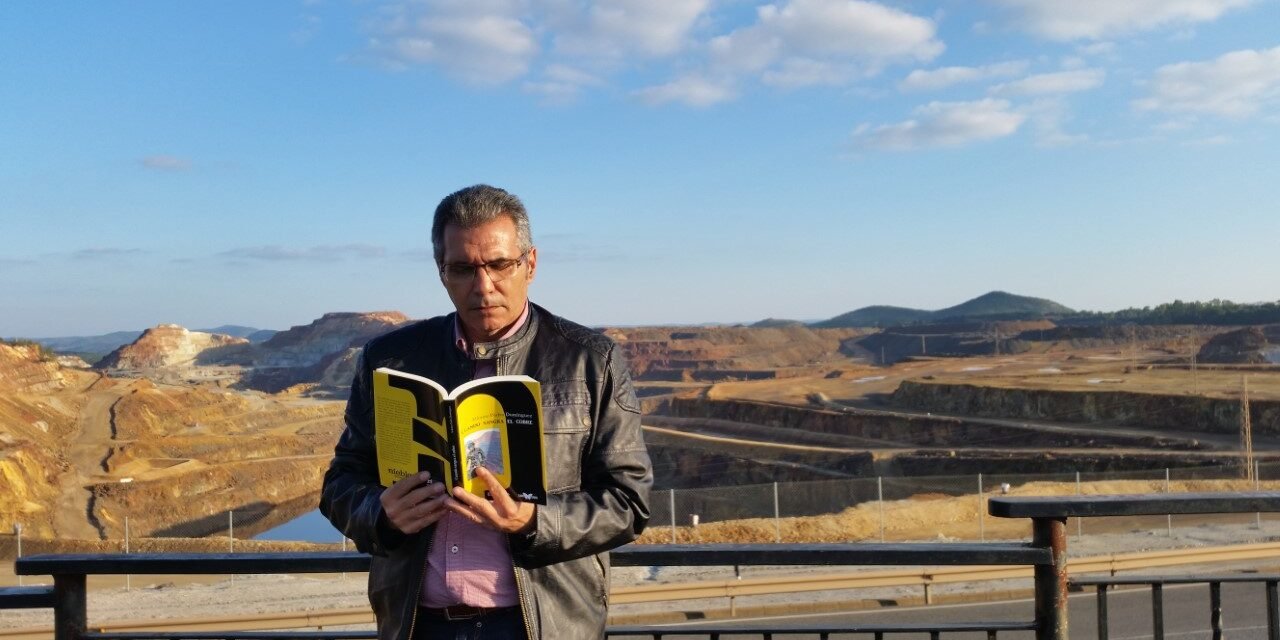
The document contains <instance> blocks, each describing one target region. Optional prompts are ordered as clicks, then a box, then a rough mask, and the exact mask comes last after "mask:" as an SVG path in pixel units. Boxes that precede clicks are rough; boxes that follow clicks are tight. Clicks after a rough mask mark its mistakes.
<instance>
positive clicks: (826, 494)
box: [0, 462, 1280, 584]
mask: <svg viewBox="0 0 1280 640" xmlns="http://www.w3.org/2000/svg"><path fill="white" fill-rule="evenodd" d="M1248 475H1252V478H1249V479H1245V478H1246V477H1247V476H1248ZM1278 480H1280V462H1274V463H1255V467H1254V473H1253V474H1246V473H1245V472H1244V470H1242V468H1241V466H1240V465H1238V464H1237V465H1223V466H1198V467H1180V468H1173V467H1170V468H1165V469H1147V470H1138V471H1104V472H1097V471H1095V472H1068V473H1046V474H1003V473H1002V474H976V475H947V476H914V477H888V476H886V477H874V478H841V479H829V480H814V481H803V482H786V483H777V482H774V483H765V484H749V485H741V486H724V487H702V488H683V489H668V490H661V491H655V492H653V496H652V499H651V503H650V504H651V515H650V520H649V528H650V529H651V530H655V531H661V530H669V531H670V535H669V538H670V541H672V542H677V541H679V542H687V541H689V540H690V536H689V534H688V532H689V531H690V530H693V531H696V530H697V527H699V526H702V525H709V524H713V523H722V522H729V521H756V522H757V524H758V525H760V526H761V527H763V529H764V530H765V531H766V532H768V531H769V530H770V528H772V535H771V536H769V537H771V538H772V539H773V540H775V541H777V542H782V541H783V539H784V536H783V528H784V523H785V522H787V521H794V519H803V518H807V517H811V516H821V515H830V514H840V513H847V512H849V511H850V510H858V511H860V512H861V514H862V515H863V516H864V518H866V517H869V518H871V525H872V526H870V528H869V532H868V531H866V530H864V531H863V532H861V533H854V532H850V539H851V540H868V541H876V540H879V541H899V540H905V539H907V538H903V537H895V536H899V533H898V532H899V531H901V527H898V526H896V525H897V524H898V523H896V522H895V521H894V518H895V516H894V514H893V513H892V512H891V511H892V509H893V507H894V506H895V503H902V502H910V503H913V504H919V503H921V502H923V501H929V500H937V501H942V500H945V499H952V500H951V502H950V503H949V511H946V512H944V511H943V510H942V509H941V508H939V509H938V510H937V511H936V512H932V513H929V514H927V515H928V517H931V518H933V519H934V523H935V524H936V526H937V528H936V530H935V531H933V532H929V531H925V532H924V535H925V536H926V537H930V538H932V537H939V536H941V537H965V538H972V539H980V540H985V539H987V538H988V535H989V534H994V535H995V536H1000V535H1005V536H1007V535H1008V534H1007V531H1006V532H1005V533H1004V534H1001V533H999V532H994V531H992V527H991V525H992V523H993V520H992V519H991V518H990V517H989V516H987V515H986V500H987V498H989V497H990V496H992V495H1003V494H1007V493H1014V494H1016V495H1027V496H1034V495H1062V494H1064V493H1077V494H1078V493H1082V492H1083V493H1089V494H1123V493H1161V492H1173V491H1195V492H1212V491H1241V490H1257V489H1260V488H1261V487H1262V484H1263V483H1264V482H1265V483H1272V482H1274V481H1278ZM966 497H972V498H973V499H972V500H971V501H968V500H966V499H965V498H966ZM956 498H959V499H960V500H958V501H957V500H955V499H956ZM939 504H941V502H939ZM156 517H157V516H156V515H155V514H146V515H143V516H142V517H141V519H142V520H144V521H154V519H155V518H156ZM287 517H288V516H287V515H286V514H282V513H281V512H280V511H279V510H276V509H272V508H268V507H266V506H258V505H254V506H252V507H250V508H245V509H236V510H230V511H225V512H221V513H217V514H213V515H210V516H206V517H203V518H200V519H197V520H192V521H186V522H182V523H178V524H173V525H167V526H164V527H160V528H152V527H143V528H140V527H136V526H134V524H133V523H134V522H135V521H136V520H138V517H137V516H133V517H131V515H129V514H126V515H123V516H121V519H122V521H123V526H122V527H116V528H117V529H119V530H120V531H121V535H119V536H118V537H117V536H110V537H111V538H112V540H110V541H108V542H114V543H115V544H113V545H112V546H113V547H116V548H118V549H119V550H120V551H122V552H124V553H129V552H130V551H136V550H138V547H137V545H136V543H137V542H138V541H140V540H142V539H156V538H183V539H199V540H201V542H202V544H199V545H193V546H192V549H193V550H201V551H214V550H217V551H221V548H225V550H226V551H227V552H229V553H234V552H235V551H236V550H237V545H238V544H239V545H240V550H244V547H245V546H246V545H245V542H246V541H248V540H253V539H255V538H258V537H269V538H270V539H273V540H287V539H294V540H297V541H302V542H314V543H330V544H334V543H340V544H341V545H342V548H343V549H344V550H345V549H347V548H348V541H347V540H346V539H345V538H344V537H343V536H342V535H341V534H339V533H338V532H337V531H336V530H334V529H333V528H332V527H331V526H329V525H328V523H327V521H325V520H324V519H323V517H322V516H320V515H319V513H318V512H314V511H313V512H310V513H306V514H303V515H302V516H301V517H300V518H297V519H294V520H292V521H290V522H282V520H285V519H287ZM1214 517H1216V516H1195V517H1194V518H1195V520H1194V523H1195V524H1197V525H1201V524H1205V523H1206V522H1207V521H1210V520H1212V518H1214ZM1179 518H1184V519H1188V520H1186V521H1187V522H1192V521H1191V520H1190V518H1191V516H1179ZM1254 519H1255V524H1256V525H1257V526H1258V527H1259V528H1261V527H1262V523H1263V517H1262V515H1261V514H1257V515H1255V518H1254ZM1074 520H1075V522H1070V523H1068V531H1069V532H1071V533H1073V534H1075V535H1076V536H1083V535H1085V534H1086V533H1088V532H1087V531H1086V530H1085V524H1084V522H1083V519H1078V518H1077V519H1074ZM1108 520H1109V519H1108V518H1093V519H1090V522H1089V525H1088V526H1089V528H1090V529H1093V530H1097V531H1101V530H1104V529H1108V527H1107V525H1106V522H1107V521H1108ZM1237 520H1238V518H1237ZM770 521H772V522H771V525H772V527H770ZM761 523H763V524H761ZM927 524H928V520H927V519H926V525H927ZM1127 524H1128V526H1130V527H1134V526H1135V525H1136V526H1140V527H1141V528H1142V529H1144V530H1146V531H1153V530H1156V529H1157V525H1163V527H1162V528H1165V529H1167V531H1168V533H1169V534H1170V535H1172V533H1173V525H1174V518H1173V517H1172V516H1165V517H1163V518H1157V519H1155V520H1152V521H1151V522H1143V523H1136V522H1135V521H1133V520H1132V519H1130V520H1128V521H1127ZM759 528H760V527H757V529H759ZM1111 528H1114V527H1111ZM148 529H150V530H148ZM295 533H296V537H295V538H289V537H288V536H289V535H292V534H295ZM913 535H915V536H917V537H918V536H920V535H921V532H920V531H919V529H918V528H917V529H915V530H913ZM24 537H25V538H27V539H28V540H32V539H31V538H30V536H28V535H24V527H23V525H22V524H16V525H15V526H14V529H13V532H12V533H7V532H6V533H5V534H0V545H3V546H4V547H8V548H10V549H12V550H16V553H15V555H16V556H17V557H22V554H23V553H24V549H23V541H24ZM663 537H664V538H665V537H666V536H663ZM5 538H8V539H9V540H7V541H6V540H5ZM693 539H694V540H696V539H697V537H696V536H694V537H693ZM219 541H225V543H226V546H225V547H221V548H219V546H218V542H219ZM663 541H665V540H663ZM211 542H213V543H214V544H213V545H211V544H210V543H211ZM18 583H19V584H21V577H18Z"/></svg>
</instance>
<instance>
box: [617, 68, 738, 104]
mask: <svg viewBox="0 0 1280 640" xmlns="http://www.w3.org/2000/svg"><path fill="white" fill-rule="evenodd" d="M633 95H635V96H636V97H638V98H640V99H641V100H643V101H644V102H646V103H648V104H651V105H659V104H667V103H669V102H678V103H681V104H686V105H689V106H693V107H709V106H711V105H713V104H717V103H720V102H725V101H727V100H731V99H733V98H734V96H735V95H736V92H735V91H734V90H733V87H732V86H730V85H729V84H727V83H725V82H718V81H713V80H708V79H707V78H704V77H702V76H698V75H686V76H682V77H680V78H677V79H675V80H673V81H671V82H668V83H666V84H661V85H656V86H652V87H645V88H643V89H640V90H638V91H635V92H634V93H633Z"/></svg>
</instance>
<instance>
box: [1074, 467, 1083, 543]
mask: <svg viewBox="0 0 1280 640" xmlns="http://www.w3.org/2000/svg"><path fill="white" fill-rule="evenodd" d="M1076 495H1080V472H1079V471H1077V472H1076ZM1083 538H1084V518H1081V517H1080V516H1076V542H1080V540H1081V539H1083Z"/></svg>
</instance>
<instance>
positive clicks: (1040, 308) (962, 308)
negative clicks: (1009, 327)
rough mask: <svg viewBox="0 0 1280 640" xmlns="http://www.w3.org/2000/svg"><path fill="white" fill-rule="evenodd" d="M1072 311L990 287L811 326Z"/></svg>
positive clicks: (1031, 316) (864, 310)
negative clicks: (945, 301) (932, 307)
mask: <svg viewBox="0 0 1280 640" xmlns="http://www.w3.org/2000/svg"><path fill="white" fill-rule="evenodd" d="M1073 313H1075V311H1073V310H1071V309H1070V308H1068V307H1065V306H1063V305H1060V304H1058V303H1056V302H1054V301H1052V300H1046V299H1044V298H1032V297H1029V296H1019V295H1014V294H1012V293H1006V292H1004V291H992V292H990V293H985V294H983V295H980V296H978V297H976V298H974V299H972V300H968V301H966V302H962V303H960V304H958V305H956V306H954V307H947V308H946V309H940V310H938V311H925V310H923V309H909V308H906V307H890V306H885V305H876V306H870V307H862V308H861V309H857V310H854V311H850V312H848V313H843V314H840V315H838V316H836V317H834V318H831V319H830V320H823V321H821V322H815V323H813V324H811V325H809V326H812V327H892V326H897V325H905V324H921V323H929V322H943V321H947V322H955V321H966V320H1030V319H1035V318H1043V317H1045V316H1065V315H1069V314H1073Z"/></svg>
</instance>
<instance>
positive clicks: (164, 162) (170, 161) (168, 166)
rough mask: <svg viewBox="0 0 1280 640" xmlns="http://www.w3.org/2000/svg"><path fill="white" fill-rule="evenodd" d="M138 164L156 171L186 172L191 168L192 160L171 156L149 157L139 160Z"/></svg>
mask: <svg viewBox="0 0 1280 640" xmlns="http://www.w3.org/2000/svg"><path fill="white" fill-rule="evenodd" d="M138 163H139V164H141V165H142V166H144V167H146V168H148V169H155V170H156V171H186V170H187V169H190V168H191V161H190V160H187V159H186V158H179V157H177V156H169V155H154V156H147V157H145V158H142V159H140V160H138Z"/></svg>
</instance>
